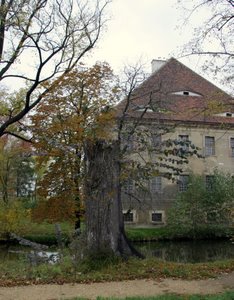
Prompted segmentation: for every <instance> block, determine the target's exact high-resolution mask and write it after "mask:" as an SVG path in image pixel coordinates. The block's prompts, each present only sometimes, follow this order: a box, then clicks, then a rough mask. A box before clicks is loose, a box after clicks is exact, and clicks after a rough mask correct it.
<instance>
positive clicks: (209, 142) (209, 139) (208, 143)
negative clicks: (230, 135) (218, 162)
mask: <svg viewBox="0 0 234 300" xmlns="http://www.w3.org/2000/svg"><path fill="white" fill-rule="evenodd" d="M212 155H215V138H214V137H213V136H206V137H205V156H212Z"/></svg>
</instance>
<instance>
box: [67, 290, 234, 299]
mask: <svg viewBox="0 0 234 300" xmlns="http://www.w3.org/2000/svg"><path fill="white" fill-rule="evenodd" d="M96 299H97V300H233V299H234V291H229V292H225V293H222V294H218V295H159V296H151V297H126V298H102V297H97V298H96ZM67 300H85V298H80V297H76V298H70V299H67Z"/></svg>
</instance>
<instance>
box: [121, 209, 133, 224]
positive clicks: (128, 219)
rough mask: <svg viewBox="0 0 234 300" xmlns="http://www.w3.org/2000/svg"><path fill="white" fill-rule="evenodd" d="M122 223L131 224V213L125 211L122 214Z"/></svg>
mask: <svg viewBox="0 0 234 300" xmlns="http://www.w3.org/2000/svg"><path fill="white" fill-rule="evenodd" d="M123 217H124V222H133V212H130V211H127V212H126V213H124V214H123Z"/></svg>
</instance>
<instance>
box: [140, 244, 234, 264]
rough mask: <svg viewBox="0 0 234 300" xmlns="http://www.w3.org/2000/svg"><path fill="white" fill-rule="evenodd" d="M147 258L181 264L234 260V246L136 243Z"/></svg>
mask: <svg viewBox="0 0 234 300" xmlns="http://www.w3.org/2000/svg"><path fill="white" fill-rule="evenodd" d="M134 245H135V247H136V248H137V249H138V250H139V251H140V252H141V253H142V254H144V255H145V256H146V257H157V258H159V259H162V260H164V261H173V262H181V263H198V262H209V261H216V260H223V259H234V244H232V243H231V241H226V240H225V241H223V240H221V241H220V240H219V241H213V240H212V241H209V240H199V241H163V242H144V243H135V244H134Z"/></svg>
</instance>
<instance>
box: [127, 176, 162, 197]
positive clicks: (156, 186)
mask: <svg viewBox="0 0 234 300" xmlns="http://www.w3.org/2000/svg"><path fill="white" fill-rule="evenodd" d="M148 190H149V191H150V192H151V193H161V192H162V177H161V176H155V177H153V178H151V179H150V180H149V185H148ZM124 192H125V193H126V194H129V195H131V194H132V193H134V192H135V182H134V180H132V179H128V180H127V181H126V183H125V185H124Z"/></svg>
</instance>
